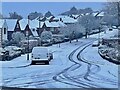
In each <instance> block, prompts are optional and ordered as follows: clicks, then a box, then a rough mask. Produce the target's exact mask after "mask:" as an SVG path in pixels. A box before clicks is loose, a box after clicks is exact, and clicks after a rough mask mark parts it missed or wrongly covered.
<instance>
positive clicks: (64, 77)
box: [0, 31, 118, 88]
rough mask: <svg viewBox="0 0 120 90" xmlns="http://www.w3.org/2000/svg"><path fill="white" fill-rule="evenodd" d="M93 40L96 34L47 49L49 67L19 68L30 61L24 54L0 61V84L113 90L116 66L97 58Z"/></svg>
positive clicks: (116, 73) (116, 75) (115, 86)
mask: <svg viewBox="0 0 120 90" xmlns="http://www.w3.org/2000/svg"><path fill="white" fill-rule="evenodd" d="M107 33H109V31H108V32H107ZM103 34H104V33H103ZM101 35H102V33H101ZM97 37H98V35H97V34H96V35H92V36H90V38H88V39H84V38H81V39H79V41H78V42H76V41H75V40H74V41H72V43H69V42H66V43H61V44H56V45H52V46H50V47H48V49H49V50H51V51H52V52H53V54H54V58H53V60H51V61H50V65H30V66H27V67H21V66H26V65H29V64H30V62H31V59H30V60H29V61H27V60H26V55H22V56H21V57H18V58H15V59H13V60H12V61H5V62H2V61H0V64H2V67H0V68H1V69H2V70H3V71H2V74H1V76H2V80H3V81H1V82H0V83H1V84H2V85H4V86H10V87H13V86H14V87H24V88H73V87H74V88H83V87H84V88H85V87H86V88H93V87H96V88H117V87H118V66H117V65H115V64H113V63H110V62H108V61H107V60H104V59H103V58H101V57H100V55H99V54H98V51H97V50H98V48H97V47H92V46H91V44H92V43H93V42H94V41H95V40H97V39H95V38H97ZM89 44H90V45H89ZM59 46H60V47H59ZM80 51H82V52H81V53H80V54H79V52H80ZM30 57H31V54H30ZM78 57H80V58H82V60H83V61H81V59H78ZM11 67H12V68H11ZM17 67H19V68H17Z"/></svg>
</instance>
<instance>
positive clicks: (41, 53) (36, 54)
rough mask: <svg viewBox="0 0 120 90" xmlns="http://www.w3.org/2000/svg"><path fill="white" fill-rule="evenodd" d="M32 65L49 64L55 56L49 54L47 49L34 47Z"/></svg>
mask: <svg viewBox="0 0 120 90" xmlns="http://www.w3.org/2000/svg"><path fill="white" fill-rule="evenodd" d="M31 59H32V62H31V64H32V65H33V64H49V61H50V60H51V59H53V54H52V53H49V50H48V48H47V47H34V48H33V50H32V56H31Z"/></svg>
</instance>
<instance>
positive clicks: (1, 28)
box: [0, 19, 8, 47]
mask: <svg viewBox="0 0 120 90" xmlns="http://www.w3.org/2000/svg"><path fill="white" fill-rule="evenodd" d="M7 30H8V26H7V23H6V20H5V19H0V47H1V46H2V42H3V41H5V40H7Z"/></svg>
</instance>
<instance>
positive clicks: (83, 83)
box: [53, 42, 98, 88]
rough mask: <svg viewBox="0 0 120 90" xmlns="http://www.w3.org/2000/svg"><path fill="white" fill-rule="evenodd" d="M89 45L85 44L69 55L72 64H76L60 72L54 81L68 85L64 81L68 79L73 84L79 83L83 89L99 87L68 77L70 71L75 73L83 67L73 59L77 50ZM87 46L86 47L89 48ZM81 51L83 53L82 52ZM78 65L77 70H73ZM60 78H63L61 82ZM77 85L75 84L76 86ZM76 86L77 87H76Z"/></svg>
mask: <svg viewBox="0 0 120 90" xmlns="http://www.w3.org/2000/svg"><path fill="white" fill-rule="evenodd" d="M87 44H88V43H85V44H83V45H81V46H79V47H78V48H77V49H75V50H74V51H73V52H72V53H71V54H70V55H69V57H68V58H69V60H70V61H71V62H73V63H75V64H73V65H72V66H70V67H69V68H67V69H64V70H63V71H62V72H60V73H58V74H57V75H56V76H54V77H53V79H54V80H56V81H59V82H62V83H66V82H65V81H64V79H67V80H68V81H72V82H73V83H77V86H78V87H82V88H86V87H87V88H88V87H89V88H93V87H98V86H97V85H94V84H92V85H90V83H89V84H88V83H85V82H83V81H80V82H78V81H77V80H75V79H74V78H73V77H71V76H68V72H69V71H74V70H76V69H79V68H80V67H81V65H82V64H80V63H78V62H76V61H75V60H74V59H73V55H74V54H75V52H76V51H77V50H79V49H80V48H81V47H82V46H85V45H87ZM90 44H91V42H89V44H88V45H87V46H89V45H90ZM87 46H86V47H87ZM82 50H84V48H83V49H82ZM82 50H81V51H82ZM76 65H78V66H77V67H76V68H74V70H73V69H72V68H73V67H75V66H76ZM88 68H90V67H88ZM88 72H89V70H88V71H87V73H88ZM87 75H88V74H85V76H87ZM61 76H64V77H62V78H61ZM58 78H61V79H62V80H60V79H58ZM67 84H71V83H69V82H67ZM74 85H75V84H74ZM75 86H76V85H75Z"/></svg>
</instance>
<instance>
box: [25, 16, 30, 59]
mask: <svg viewBox="0 0 120 90" xmlns="http://www.w3.org/2000/svg"><path fill="white" fill-rule="evenodd" d="M29 25H30V21H29V15H28V26H29ZM26 36H27V40H28V43H27V44H28V46H27V50H28V51H27V60H29V30H27V31H26Z"/></svg>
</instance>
